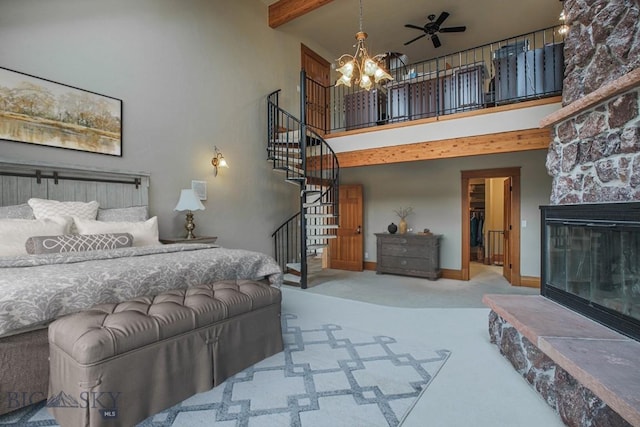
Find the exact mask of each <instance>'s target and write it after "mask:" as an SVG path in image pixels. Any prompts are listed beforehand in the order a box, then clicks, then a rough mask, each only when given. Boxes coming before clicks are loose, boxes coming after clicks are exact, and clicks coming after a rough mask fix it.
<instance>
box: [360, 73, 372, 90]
mask: <svg viewBox="0 0 640 427" xmlns="http://www.w3.org/2000/svg"><path fill="white" fill-rule="evenodd" d="M372 85H373V82H372V81H371V79H370V78H369V76H367V75H366V74H363V75H362V76H361V77H360V87H361V88H362V89H365V90H369V89H371V86H372Z"/></svg>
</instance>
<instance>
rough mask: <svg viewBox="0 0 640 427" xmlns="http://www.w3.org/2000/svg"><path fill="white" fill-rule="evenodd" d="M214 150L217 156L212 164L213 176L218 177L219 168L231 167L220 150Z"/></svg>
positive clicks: (216, 148) (212, 160) (215, 148)
mask: <svg viewBox="0 0 640 427" xmlns="http://www.w3.org/2000/svg"><path fill="white" fill-rule="evenodd" d="M213 149H214V151H215V156H213V159H211V164H212V165H213V176H218V168H228V167H229V165H228V164H227V161H226V160H225V159H224V157H223V156H222V153H221V152H220V150H218V147H215V146H214V147H213Z"/></svg>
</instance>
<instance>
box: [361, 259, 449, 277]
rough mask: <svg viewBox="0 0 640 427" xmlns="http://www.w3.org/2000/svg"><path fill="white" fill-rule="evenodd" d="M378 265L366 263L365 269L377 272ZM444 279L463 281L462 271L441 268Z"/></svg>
mask: <svg viewBox="0 0 640 427" xmlns="http://www.w3.org/2000/svg"><path fill="white" fill-rule="evenodd" d="M376 266H377V263H376V262H374V261H365V262H364V269H365V270H369V271H376ZM440 271H441V272H442V278H443V279H453V280H462V271H461V270H451V269H449V268H441V269H440Z"/></svg>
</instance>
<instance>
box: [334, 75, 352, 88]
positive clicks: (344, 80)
mask: <svg viewBox="0 0 640 427" xmlns="http://www.w3.org/2000/svg"><path fill="white" fill-rule="evenodd" d="M340 85H345V86H346V87H351V77H347V76H346V75H344V74H343V75H342V77H340V78H339V79H338V81H337V82H336V86H340Z"/></svg>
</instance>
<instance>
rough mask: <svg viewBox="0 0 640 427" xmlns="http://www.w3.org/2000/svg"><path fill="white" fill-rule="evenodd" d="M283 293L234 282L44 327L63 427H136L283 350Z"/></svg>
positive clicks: (52, 398)
mask: <svg viewBox="0 0 640 427" xmlns="http://www.w3.org/2000/svg"><path fill="white" fill-rule="evenodd" d="M280 304H281V293H280V290H279V289H277V288H274V287H271V286H269V285H268V284H266V283H261V282H255V281H248V280H238V281H235V280H232V281H221V282H216V283H213V284H207V285H199V286H195V287H192V288H188V289H180V290H173V291H169V292H165V293H163V294H160V295H157V296H150V297H140V298H136V299H133V300H131V301H127V302H123V303H120V304H102V305H98V306H95V307H93V308H92V309H90V310H88V311H85V312H82V313H77V314H73V315H69V316H66V317H63V318H60V319H58V320H56V321H55V322H53V323H52V324H51V325H50V326H49V345H50V380H49V401H48V406H49V410H50V411H51V413H52V414H53V415H54V417H55V418H56V420H57V421H58V422H59V423H60V425H61V426H73V427H79V426H133V425H135V424H136V423H138V422H140V421H142V420H144V419H145V418H147V417H149V416H151V415H153V414H155V413H157V412H160V411H162V410H163V409H166V408H168V407H171V406H172V405H174V404H176V403H178V402H180V401H182V400H184V399H186V398H187V397H189V396H191V395H193V394H195V393H199V392H202V391H206V390H209V389H211V388H212V387H214V386H216V385H218V384H220V383H221V382H223V381H224V380H225V379H226V378H228V377H229V376H231V375H234V374H235V373H237V372H239V371H241V370H243V369H245V368H247V367H248V366H251V365H253V364H254V363H257V362H259V361H260V360H262V359H264V358H266V357H268V356H271V355H273V354H275V353H278V352H280V351H282V349H283V343H282V331H281V325H280Z"/></svg>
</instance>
